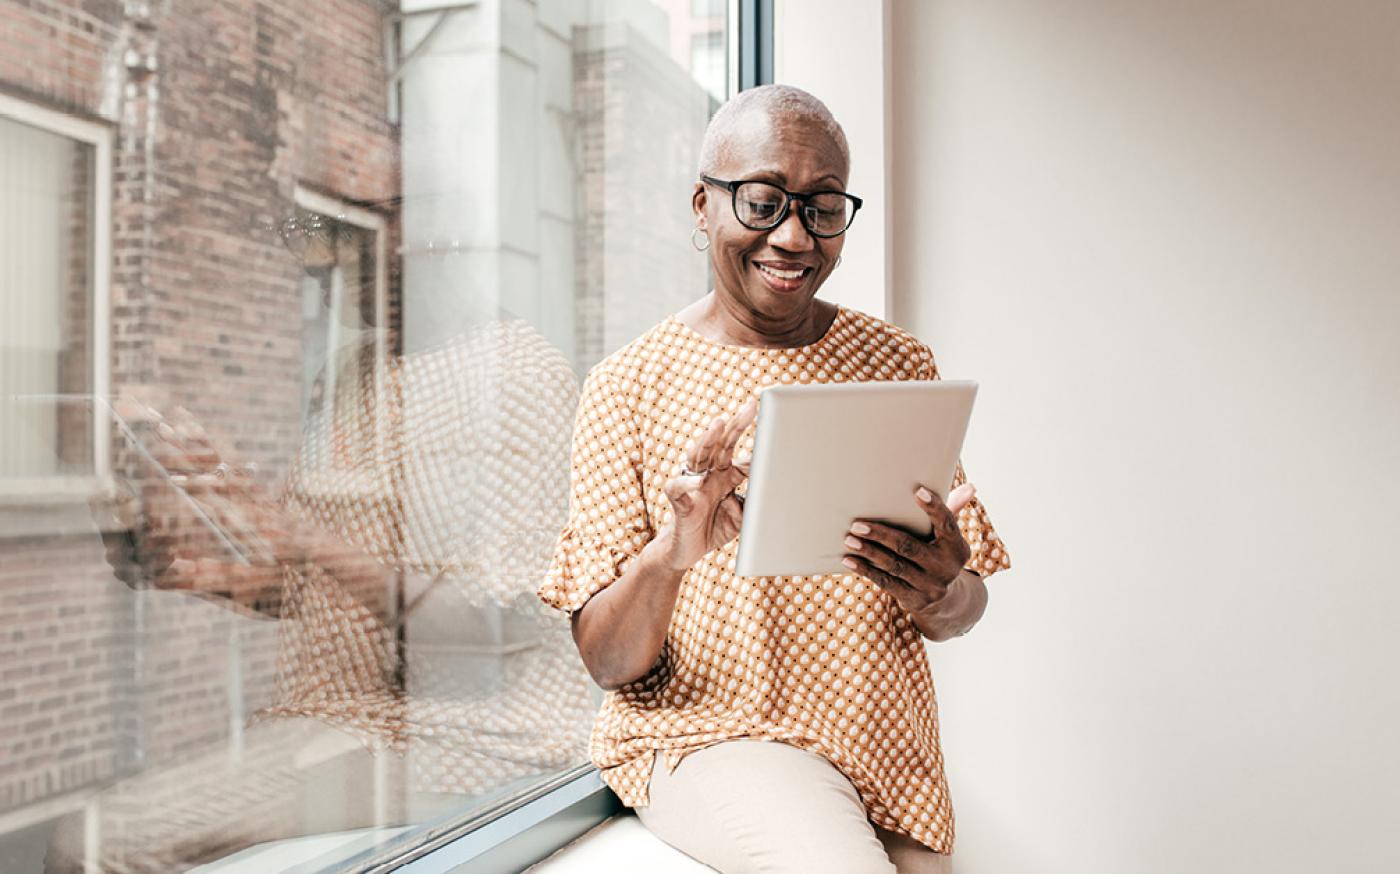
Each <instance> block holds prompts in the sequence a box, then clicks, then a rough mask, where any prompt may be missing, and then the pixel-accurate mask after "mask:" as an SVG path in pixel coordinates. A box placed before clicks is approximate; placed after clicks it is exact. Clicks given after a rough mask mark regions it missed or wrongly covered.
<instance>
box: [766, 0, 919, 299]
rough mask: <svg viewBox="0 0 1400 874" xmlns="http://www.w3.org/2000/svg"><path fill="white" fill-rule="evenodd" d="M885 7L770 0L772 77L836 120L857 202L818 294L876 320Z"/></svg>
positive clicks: (883, 191) (884, 257)
mask: <svg viewBox="0 0 1400 874" xmlns="http://www.w3.org/2000/svg"><path fill="white" fill-rule="evenodd" d="M888 7H889V0H773V32H774V40H773V42H774V46H773V81H775V82H781V83H782V84H784V85H794V86H796V87H798V88H803V89H805V90H807V91H810V92H811V93H813V94H815V95H817V96H818V97H819V98H821V100H822V102H824V103H825V104H826V105H827V108H828V109H830V110H831V113H832V114H833V115H835V116H836V118H837V119H838V120H839V121H840V122H841V126H842V128H843V129H844V130H845V132H846V139H847V141H848V144H849V145H850V148H851V178H850V179H848V180H847V182H846V190H847V191H850V192H851V193H852V194H854V195H856V196H858V197H861V198H863V199H864V201H865V202H864V204H863V205H862V206H861V209H860V212H858V213H857V214H856V219H855V222H854V224H852V225H851V228H852V231H853V233H851V234H849V235H848V236H847V237H846V244H845V246H844V247H843V248H842V250H841V266H840V267H838V268H836V271H835V272H833V273H832V274H831V276H830V277H829V278H828V279H827V281H826V284H825V285H823V286H822V291H821V296H822V297H823V298H825V299H827V300H830V301H834V302H836V303H839V304H841V305H842V306H847V307H851V308H853V309H857V310H860V311H861V312H864V313H869V314H870V315H872V316H879V317H883V316H885V315H886V312H887V309H888V301H887V297H888V294H889V260H890V259H889V257H888V252H887V246H888V235H887V232H886V228H887V212H888V210H889V207H890V205H891V200H890V198H889V196H888V186H889V183H890V178H889V173H888V169H889V163H888V162H887V160H886V157H887V148H888V138H887V132H888V128H889V121H888V117H887V115H886V111H885V104H886V101H885V99H884V97H883V95H884V94H885V91H886V87H885V75H886V69H887V65H886V62H885V51H884V45H885V41H886V22H887V18H886V16H887V14H888V13H887V10H888Z"/></svg>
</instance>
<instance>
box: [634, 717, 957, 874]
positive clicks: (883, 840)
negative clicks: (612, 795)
mask: <svg viewBox="0 0 1400 874" xmlns="http://www.w3.org/2000/svg"><path fill="white" fill-rule="evenodd" d="M650 794H651V804H650V805H649V806H647V807H639V808H637V816H638V817H639V818H640V819H641V821H642V824H643V825H645V826H646V827H647V828H648V829H650V830H651V831H652V832H653V833H654V834H656V835H657V836H658V837H660V838H661V839H662V840H663V841H665V842H666V843H668V844H670V845H671V846H673V847H675V848H676V849H678V850H680V851H681V852H683V853H685V854H686V855H688V856H690V857H691V858H693V859H696V860H698V861H700V862H703V863H705V864H706V865H709V866H710V867H712V868H715V869H716V870H718V871H721V872H723V874H749V872H753V874H760V872H761V874H777V872H794V874H796V872H801V874H824V872H831V874H951V872H952V865H951V861H950V859H949V857H947V856H943V855H940V854H938V853H935V852H933V851H932V850H930V849H929V848H927V847H925V846H923V845H922V844H920V843H918V842H917V841H915V840H913V839H911V838H907V837H904V836H903V835H898V834H895V833H893V832H888V831H885V830H884V829H880V828H877V827H875V826H874V825H872V824H871V822H870V820H869V819H867V818H866V814H865V806H864V805H863V804H862V803H861V800H860V796H859V795H858V794H856V790H855V787H854V786H852V785H851V782H850V781H849V780H847V779H846V777H845V776H844V775H843V774H842V773H841V772H840V771H838V770H836V768H834V767H833V766H832V765H831V764H830V763H829V762H827V761H826V760H825V759H823V758H822V757H821V756H818V755H816V754H814V753H809V752H806V751H805V750H800V749H798V748H796V747H793V746H789V745H787V744H782V743H772V742H766V741H728V742H726V743H721V744H717V745H715V746H712V747H707V748H706V749H703V750H700V751H699V752H695V753H691V754H690V755H689V756H687V757H686V758H685V759H684V760H682V761H681V763H680V765H679V766H678V767H677V768H676V770H675V773H671V774H668V773H666V767H665V765H663V764H661V761H660V757H659V756H658V757H657V763H656V765H655V767H654V769H653V771H652V777H651V792H650Z"/></svg>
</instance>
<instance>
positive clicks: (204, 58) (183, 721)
mask: <svg viewBox="0 0 1400 874" xmlns="http://www.w3.org/2000/svg"><path fill="white" fill-rule="evenodd" d="M724 8H725V4H719V5H715V4H705V8H704V10H703V11H704V15H703V16H697V15H696V14H694V13H695V11H696V10H695V7H694V6H693V4H692V3H691V2H688V0H655V2H640V3H631V4H623V5H620V6H616V5H606V4H605V5H604V6H596V5H594V4H575V3H540V4H533V3H509V4H495V3H485V2H479V0H455V2H446V3H429V4H409V3H379V2H349V3H347V2H341V0H305V2H302V3H298V4H292V5H289V6H286V7H285V8H282V7H278V9H279V11H277V12H276V13H275V14H271V13H269V11H268V9H269V7H268V5H267V4H265V3H259V2H256V0H227V2H224V3H221V4H220V5H219V14H218V16H212V15H209V14H205V13H203V12H194V11H191V10H190V9H189V8H188V6H187V5H186V4H146V3H128V4H96V5H94V4H91V3H87V2H83V0H50V2H46V3H43V4H30V3H20V2H15V0H0V18H3V19H4V20H5V22H6V23H5V28H6V29H7V33H11V34H18V35H20V36H19V38H16V39H14V40H11V41H10V43H9V44H7V54H6V55H5V59H6V60H7V61H10V62H11V63H8V64H0V93H4V94H24V95H28V98H27V99H26V100H25V101H18V100H14V99H12V98H0V658H3V660H4V664H5V671H4V675H3V677H2V678H0V761H2V762H4V765H5V766H4V768H3V769H0V869H3V870H5V871H6V872H9V871H16V872H26V871H37V870H42V866H43V860H44V859H45V857H46V856H47V857H49V858H50V859H51V860H54V862H55V863H56V864H59V865H62V864H70V865H72V866H74V867H76V868H79V869H81V868H83V867H84V866H87V867H88V868H90V869H94V870H132V871H166V870H185V869H188V868H192V867H196V866H200V865H205V864H211V863H221V862H223V861H225V860H227V859H229V858H231V857H233V856H235V855H237V856H238V857H239V860H240V862H241V863H242V864H244V865H245V866H246V867H248V868H249V869H250V870H251V869H255V870H259V871H269V872H275V871H279V870H288V869H290V868H292V867H294V866H295V867H296V869H297V870H370V869H374V868H376V867H377V866H389V865H392V864H396V863H397V862H398V861H401V860H403V859H404V858H406V857H408V856H412V855H416V854H421V853H423V852H425V850H426V849H428V848H430V847H432V846H435V845H436V844H438V843H441V842H444V841H447V840H448V839H449V838H453V837H455V836H458V835H461V834H468V833H470V834H473V835H485V834H487V833H488V832H490V831H491V829H484V828H481V829H479V828H478V827H479V826H482V825H483V824H492V825H493V827H494V826H495V825H498V824H499V823H501V822H504V821H505V820H506V819H508V818H510V817H515V818H516V819H512V820H511V821H512V822H515V821H517V820H520V821H524V820H528V819H529V816H524V817H523V820H521V819H520V816H521V812H522V811H523V810H524V809H525V800H526V799H530V798H534V797H536V796H543V797H547V798H550V799H553V800H554V801H559V800H561V799H563V800H565V801H568V803H570V804H572V803H574V802H580V803H582V801H581V799H582V800H589V799H594V797H595V796H596V795H597V789H598V788H599V785H600V784H599V782H598V779H597V775H596V774H595V773H591V772H590V771H589V767H590V766H589V765H588V757H587V742H588V734H589V731H590V729H591V726H592V721H593V716H594V713H595V712H596V707H597V702H598V700H599V692H598V690H597V689H596V687H594V686H593V684H592V683H591V682H590V680H589V679H588V676H587V673H586V671H584V669H583V667H582V664H581V662H580V661H579V658H578V655H577V652H576V651H575V648H574V645H573V641H572V638H571V635H570V633H569V628H568V623H567V620H566V619H564V617H562V616H558V615H554V614H552V613H551V612H550V611H548V609H547V608H545V607H544V606H543V605H542V604H540V602H539V601H538V599H537V597H536V596H535V590H536V588H537V587H538V585H539V583H540V581H541V578H542V575H543V573H544V572H545V569H546V568H547V566H548V563H549V560H550V558H551V555H552V551H553V546H554V542H555V539H556V538H557V536H558V533H559V531H560V529H561V527H562V526H563V524H564V521H565V517H566V513H567V504H568V474H569V458H568V456H569V449H570V440H571V434H570V430H571V426H572V422H573V418H574V413H575V406H576V402H577V397H578V392H579V389H580V384H581V378H582V376H583V374H584V373H585V372H586V371H587V370H588V369H589V368H590V367H591V366H592V365H593V364H595V363H597V362H598V361H599V360H600V359H602V358H603V357H604V356H606V355H608V354H610V353H611V352H612V351H614V350H615V349H617V348H618V347H620V346H621V345H622V344H624V343H626V342H628V341H629V340H631V339H632V338H634V337H636V336H637V335H639V334H640V333H641V332H643V331H644V330H646V329H647V328H649V327H651V326H652V325H654V324H656V323H657V322H659V321H661V320H662V319H664V318H665V317H666V316H668V315H669V314H671V313H673V312H675V311H676V310H678V309H680V308H681V307H682V306H684V305H685V304H687V303H689V302H690V301H692V300H694V299H695V298H697V297H699V296H700V295H702V294H704V293H705V291H706V290H707V289H708V284H707V262H706V259H705V257H704V256H702V255H700V254H699V253H697V252H696V251H695V250H694V249H693V248H692V247H691V244H690V234H691V229H692V227H693V224H694V218H693V216H692V214H691V208H690V201H691V191H692V188H693V185H694V183H695V173H696V169H697V168H696V162H697V160H698V157H699V148H700V142H701V138H702V135H703V132H704V129H705V126H706V124H707V123H708V120H709V117H710V114H711V113H712V112H713V110H714V108H715V107H716V106H717V105H718V101H719V100H720V99H722V97H723V96H724V94H725V87H726V79H727V78H728V77H727V76H726V73H725V71H726V70H727V67H728V64H727V63H726V57H725V50H724V46H725V45H726V39H725V34H726V32H727V27H728V21H727V16H726V15H725V14H724V11H723V9H724ZM415 10H421V11H415ZM716 10H719V11H716ZM692 34H700V37H699V40H698V42H692V39H691V36H692ZM697 45H698V46H700V47H701V49H700V50H699V53H698V54H697V50H696V48H695V46H697ZM114 59H115V60H117V61H119V62H120V63H118V64H114V63H113V60H114ZM658 277H661V278H664V281H658ZM109 301H110V304H109ZM16 496H18V497H16ZM45 503H46V504H47V505H48V506H51V507H57V508H58V509H53V510H52V512H49V511H46V515H44V516H43V520H44V523H43V524H42V525H41V524H36V523H35V522H34V521H33V520H34V519H35V518H37V517H36V516H35V514H34V512H33V510H32V506H31V505H33V504H45ZM531 815H534V814H531ZM460 845H461V842H459V846H460Z"/></svg>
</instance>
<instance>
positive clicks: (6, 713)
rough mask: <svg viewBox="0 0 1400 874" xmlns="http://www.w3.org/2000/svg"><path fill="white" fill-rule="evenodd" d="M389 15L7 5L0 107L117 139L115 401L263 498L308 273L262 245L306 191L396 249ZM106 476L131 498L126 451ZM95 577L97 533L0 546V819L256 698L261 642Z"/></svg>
mask: <svg viewBox="0 0 1400 874" xmlns="http://www.w3.org/2000/svg"><path fill="white" fill-rule="evenodd" d="M384 9H385V6H384V4H381V3H378V2H371V0H298V2H297V3H283V2H259V0H180V2H178V3H175V2H120V0H24V2H20V0H0V45H3V46H4V47H5V48H4V51H3V52H0V91H3V92H4V93H7V94H9V95H12V96H16V97H19V98H21V99H25V100H29V101H32V102H34V103H36V104H38V105H41V106H45V107H48V108H51V109H58V110H60V111H64V112H68V113H71V114H74V115H77V116H80V117H83V118H86V119H89V120H97V121H100V122H102V123H105V124H108V125H110V127H111V128H112V130H113V131H114V134H115V148H114V154H113V164H114V166H113V171H114V174H113V179H114V190H113V214H112V241H113V251H112V282H111V303H112V319H111V324H110V326H108V330H109V335H110V339H111V350H112V354H111V361H110V368H111V391H112V394H113V395H114V396H121V395H131V396H136V397H139V398H141V399H143V400H145V401H147V402H149V403H152V404H154V405H156V406H157V407H159V408H162V409H165V410H170V409H172V408H173V407H174V406H176V405H181V406H184V407H186V408H187V409H189V410H190V411H191V412H192V413H193V414H194V415H195V417H196V418H197V419H198V420H199V421H200V422H201V423H202V424H203V425H204V426H205V427H206V428H207V429H208V430H209V431H210V432H211V433H212V434H213V435H214V437H215V439H216V441H217V442H218V443H220V444H221V445H223V446H224V447H226V448H228V450H229V455H230V456H231V457H230V460H236V461H251V462H255V463H257V464H258V465H259V466H260V471H261V472H260V475H259V476H260V479H261V480H262V482H263V483H264V484H265V485H268V486H270V487H274V488H275V485H276V483H277V482H278V481H279V478H280V475H281V474H282V473H283V472H284V471H285V470H286V468H287V466H288V464H289V462H290V460H291V459H292V457H293V455H294V453H295V451H296V448H297V446H298V444H299V440H300V435H301V418H300V416H301V400H302V399H301V390H302V386H301V384H302V367H303V364H302V349H301V342H302V338H301V312H300V307H301V298H300V290H299V283H300V277H301V273H302V266H301V263H300V261H299V259H298V257H297V256H296V254H295V253H294V252H293V251H291V249H289V247H288V246H287V245H286V244H285V243H284V241H283V239H282V238H281V237H280V236H279V235H278V233H277V232H276V231H275V230H274V228H275V226H276V225H277V223H278V222H280V221H281V220H282V219H284V218H286V217H288V216H291V215H293V214H294V212H295V207H294V204H293V193H294V191H295V188H296V186H297V185H302V186H305V187H307V188H309V189H313V190H315V191H318V192H320V193H323V194H326V195H329V196H332V197H335V198H338V199H341V200H344V201H348V202H352V203H357V204H360V205H364V206H368V207H369V208H371V209H376V210H378V211H380V212H382V213H383V214H384V215H385V217H386V218H387V219H388V220H389V223H390V225H389V226H390V229H391V230H390V237H391V247H392V245H393V239H394V238H396V237H397V228H396V222H395V218H396V209H397V202H396V200H395V195H396V192H397V191H398V173H399V171H398V163H397V161H398V151H397V132H396V130H395V129H394V127H393V126H392V125H390V124H389V123H388V122H387V120H386V109H385V104H386V74H385V70H384V68H383V60H382V59H383V49H382V45H381V41H382V38H383V15H384ZM390 251H392V248H391V249H390ZM390 273H391V286H390V301H391V305H390V311H391V319H392V318H393V315H392V314H396V313H397V312H398V311H399V307H398V304H397V301H396V297H397V295H396V294H395V284H396V279H395V276H396V271H394V270H392V268H391V271H390ZM388 327H389V328H390V329H391V330H392V328H393V324H391V325H390V326H388ZM394 345H395V344H394V343H392V342H391V346H390V348H391V349H392V348H394ZM114 466H115V468H116V469H117V470H118V471H119V472H129V473H130V472H134V473H136V474H137V475H138V479H139V477H140V476H141V474H140V469H141V463H140V462H139V461H138V460H137V459H135V458H133V457H131V456H130V454H129V453H127V452H126V451H125V450H124V449H123V446H122V444H121V443H120V441H118V442H117V443H116V444H115V457H114ZM138 487H139V484H138ZM99 515H100V514H99ZM120 533H121V532H120V531H116V532H112V536H111V537H110V538H109V539H110V540H112V542H119V541H120ZM107 558H108V556H107V553H106V551H105V548H104V543H103V540H102V539H101V538H100V537H99V536H98V534H97V531H96V528H95V527H93V525H92V524H89V525H87V526H86V527H84V526H82V525H79V526H77V528H74V526H72V525H69V526H67V531H66V532H65V533H59V532H58V531H55V532H54V533H53V534H50V535H43V534H38V535H33V534H31V535H29V536H26V537H24V538H19V537H15V536H12V535H10V534H7V533H6V532H5V531H4V530H0V814H3V813H4V812H5V811H10V810H14V809H16V808H20V807H24V806H27V805H32V804H34V803H35V802H38V801H41V800H43V799H46V798H51V797H54V796H58V795H62V794H64V793H68V792H72V791H74V790H78V789H82V788H84V787H88V786H92V785H95V784H97V783H100V782H102V781H105V780H108V779H110V778H112V777H114V776H118V775H120V774H122V773H124V772H129V771H134V770H138V769H141V768H146V767H150V766H152V765H155V764H159V763H162V762H167V761H172V760H176V759H180V758H182V757H186V756H189V755H191V754H193V753H195V752H198V751H200V750H207V749H209V748H211V747H217V746H218V745H219V744H221V743H223V742H224V741H225V739H226V736H227V733H228V731H229V726H230V721H231V714H230V712H229V707H230V698H229V696H228V694H227V690H228V685H229V680H230V677H231V676H232V677H241V678H242V679H241V681H240V682H241V684H242V686H241V688H242V692H243V702H242V704H243V708H244V710H245V711H248V710H252V709H254V708H256V707H257V706H259V704H262V703H266V701H267V700H268V699H269V697H270V695H271V684H272V678H273V673H274V649H275V643H276V641H275V623H271V622H265V621H259V620H258V619H256V618H252V617H250V616H248V615H247V614H246V612H244V613H238V612H235V611H231V610H229V609H226V608H225V607H224V606H220V605H219V604H217V603H213V602H211V601H208V600H201V599H197V598H193V597H191V596H188V595H185V594H181V593H175V592H160V591H149V590H146V591H139V592H138V591H133V590H132V589H131V588H129V587H128V586H127V585H126V584H125V583H123V582H121V581H120V580H118V579H117V578H116V577H115V576H114V573H113V570H112V567H111V566H110V565H109V563H108V560H107ZM123 572H124V573H126V572H132V574H131V575H132V579H133V582H134V584H135V585H136V586H137V587H138V588H139V587H141V586H142V585H144V584H145V583H146V582H148V581H143V580H142V579H141V578H140V576H141V573H140V568H130V567H128V568H125V569H124V571H123ZM231 638H236V639H237V640H238V642H239V648H238V649H231V648H230V643H229V641H230V639H231ZM240 650H241V652H240ZM235 659H236V660H237V662H238V664H237V665H236V666H235V665H232V664H231V661H232V660H235ZM235 667H236V670H235ZM235 700H236V699H235ZM237 721H238V717H237V716H236V715H235V716H234V717H233V722H235V723H236V722H237Z"/></svg>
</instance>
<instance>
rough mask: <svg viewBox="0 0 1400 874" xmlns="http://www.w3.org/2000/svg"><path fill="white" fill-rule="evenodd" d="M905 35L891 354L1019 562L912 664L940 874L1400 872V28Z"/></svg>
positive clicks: (1026, 12)
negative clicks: (964, 425)
mask: <svg viewBox="0 0 1400 874" xmlns="http://www.w3.org/2000/svg"><path fill="white" fill-rule="evenodd" d="M891 11H892V15H893V18H892V25H891V27H890V33H891V42H890V45H889V46H888V47H887V48H888V60H889V63H890V64H891V79H890V82H891V85H892V91H891V93H890V95H889V98H890V112H891V116H892V120H893V127H892V153H893V163H892V165H891V168H890V173H891V180H892V181H891V186H890V187H891V191H892V206H891V231H890V232H891V248H892V252H893V258H892V261H891V264H890V270H891V277H892V287H893V294H892V297H891V304H892V318H893V319H894V320H895V321H896V322H899V323H901V324H904V325H905V326H907V327H910V328H912V329H914V330H915V331H916V333H918V334H919V335H920V336H921V337H923V338H924V339H925V340H927V341H928V342H930V343H931V344H932V345H933V347H934V350H935V353H936V354H937V355H938V357H939V361H940V365H941V368H942V371H943V374H944V375H945V376H947V377H962V378H975V379H977V380H979V381H980V382H981V384H982V392H981V396H980V397H979V400H978V409H977V411H976V413H975V414H974V416H973V424H972V430H971V433H970V435H969V439H968V444H967V447H968V448H967V451H966V453H965V456H964V457H965V460H966V462H967V466H968V470H969V472H970V474H971V475H972V478H973V479H974V481H975V482H976V483H977V484H978V485H979V487H980V489H981V495H982V497H983V498H984V499H985V500H986V502H987V505H988V507H989V509H990V511H991V514H992V518H993V520H994V522H995V523H996V524H997V527H998V529H999V530H1000V531H1001V533H1002V535H1003V537H1004V539H1005V540H1006V543H1007V545H1008V548H1009V550H1010V552H1011V554H1012V558H1013V560H1014V562H1015V568H1014V569H1012V570H1011V571H1009V572H1007V573H1006V574H1005V575H1003V576H1000V577H998V578H996V579H994V580H993V581H992V582H991V585H990V588H991V603H990V608H989V611H988V613H987V616H986V618H985V620H984V622H983V623H982V625H981V626H980V627H979V628H978V629H977V630H975V631H974V632H973V633H972V634H971V635H969V636H968V637H966V638H963V639H961V640H959V641H956V642H954V643H950V644H944V645H939V646H934V647H932V648H931V651H932V652H933V658H934V665H935V673H936V677H937V679H938V686H939V694H940V705H941V708H940V709H941V712H942V721H943V728H944V749H945V753H946V756H947V760H948V763H949V775H950V780H951V784H952V791H953V795H954V802H955V806H956V810H957V816H958V844H957V847H958V849H957V859H958V861H957V867H958V870H959V872H960V874H1017V872H1075V874H1090V872H1105V874H1107V872H1113V874H1119V872H1134V874H1152V872H1163V874H1165V872H1180V871H1220V872H1245V871H1248V872H1256V871H1258V872H1263V871H1268V872H1274V874H1287V872H1304V871H1308V872H1313V871H1348V872H1351V871H1356V872H1362V871H1367V872H1370V871H1377V872H1378V871H1393V870H1396V868H1397V865H1400V863H1397V862H1396V857H1397V852H1398V851H1397V850H1396V849H1395V847H1394V846H1393V843H1394V841H1393V838H1392V837H1391V828H1390V826H1392V825H1393V821H1394V820H1395V818H1396V815H1397V814H1400V788H1398V787H1400V745H1397V744H1396V742H1395V741H1396V728H1395V726H1396V725H1397V723H1398V722H1400V692H1397V688H1400V684H1397V681H1396V676H1395V664H1396V657H1397V655H1400V647H1397V644H1396V642H1395V641H1396V633H1395V628H1396V625H1397V616H1400V585H1397V573H1396V570H1395V568H1396V561H1397V559H1400V554H1397V553H1398V552H1400V550H1397V547H1396V542H1397V537H1396V528H1397V527H1398V526H1400V489H1397V487H1400V475H1398V474H1400V360H1397V358H1400V351H1398V350H1400V157H1397V156H1400V60H1397V59H1400V52H1397V45H1400V6H1398V5H1396V4H1394V3H1366V2H1344V3H1335V4H1323V3H1306V2H1297V0H1288V2H1279V0H1215V2H1211V3H1187V4H1181V3H1164V2H1158V3H1147V2H1129V3H1108V2H1091V0H1066V2H1063V3H1054V4H1050V3H1042V2H1032V0H1004V2H994V3H988V2H985V0H894V2H893V4H892V9H891ZM840 26H841V25H840V23H839V22H838V23H835V24H833V25H832V29H833V30H834V31H835V33H836V34H839V32H840ZM782 37H783V34H782V32H781V31H780V32H779V38H780V39H781V38H782ZM833 38H837V37H836V36H833ZM839 115H840V113H839V111H838V116H839ZM856 160H857V165H858V166H859V164H860V162H861V161H862V160H863V156H861V155H859V154H858V155H857V156H856Z"/></svg>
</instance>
